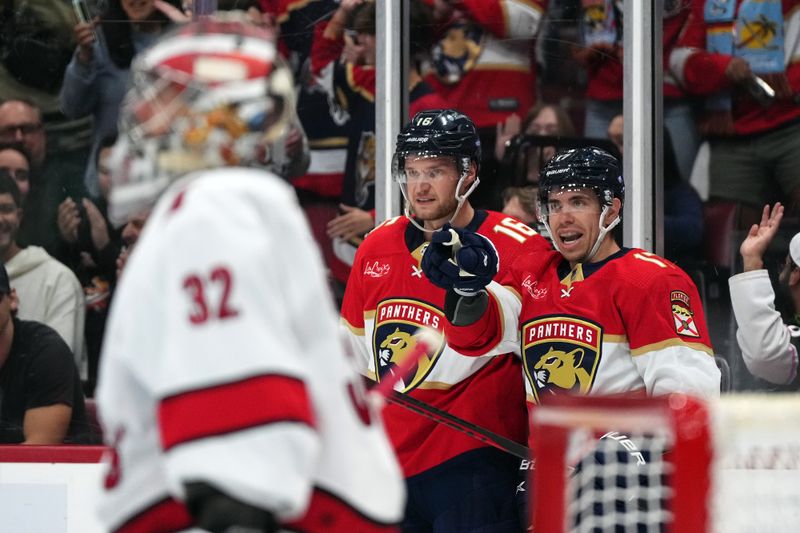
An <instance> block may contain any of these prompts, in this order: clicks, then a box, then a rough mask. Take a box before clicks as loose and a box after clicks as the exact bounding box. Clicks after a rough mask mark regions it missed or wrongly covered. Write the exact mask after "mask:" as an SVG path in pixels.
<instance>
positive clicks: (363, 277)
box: [342, 211, 550, 477]
mask: <svg viewBox="0 0 800 533" xmlns="http://www.w3.org/2000/svg"><path fill="white" fill-rule="evenodd" d="M468 229H471V230H472V231H477V232H478V233H481V234H482V235H485V236H486V237H488V238H489V239H491V240H492V242H493V243H494V245H495V247H496V248H497V250H498V253H499V255H500V271H501V275H502V274H503V273H504V272H505V271H506V270H508V268H509V267H510V266H511V265H512V264H513V262H514V261H515V258H516V255H517V253H518V251H519V250H520V249H521V246H520V244H521V243H523V242H526V241H527V242H532V247H533V248H534V249H537V250H542V252H543V253H544V251H545V250H548V249H550V246H549V244H548V243H547V241H545V240H544V239H543V238H542V237H541V236H540V235H538V234H537V233H536V232H535V231H534V230H532V229H530V228H529V227H528V226H526V225H524V224H523V223H521V222H519V221H517V220H516V219H513V218H511V217H508V216H505V215H503V214H500V213H495V212H486V211H477V212H476V215H475V217H474V218H473V220H472V222H471V223H470V225H469V226H468ZM426 246H427V242H425V241H424V236H423V233H422V232H421V231H420V230H418V229H417V228H415V227H414V226H413V225H412V224H410V223H409V221H408V219H407V218H406V217H397V218H393V219H389V220H387V221H386V222H384V223H383V224H382V225H380V226H378V227H377V228H376V229H375V230H373V231H372V232H371V233H370V234H369V235H368V236H367V238H366V239H365V240H364V243H363V244H362V245H361V246H360V247H359V249H358V253H357V255H356V258H355V262H354V264H353V270H352V272H351V274H350V279H349V281H348V284H347V291H346V293H345V296H344V302H343V304H342V324H343V326H344V327H343V329H344V330H345V335H346V336H347V338H349V340H350V341H351V342H350V343H351V346H352V350H353V352H355V353H356V354H357V356H358V359H359V361H360V366H361V369H362V371H363V373H364V374H365V375H367V376H369V377H370V378H372V379H373V380H378V381H379V380H380V379H381V375H382V374H383V373H384V372H386V371H387V370H388V369H389V368H390V367H391V366H392V365H393V364H395V363H396V362H397V361H400V360H402V357H403V356H404V355H405V354H408V353H410V351H411V350H413V346H414V343H415V333H416V331H417V328H418V327H419V326H427V327H430V328H433V329H436V330H442V328H443V327H444V324H445V322H446V319H445V316H444V312H443V309H444V297H445V291H444V290H442V289H440V288H438V287H436V286H435V285H433V284H432V283H431V282H430V281H428V279H427V278H426V277H425V275H424V274H423V272H422V269H421V268H420V260H421V257H422V253H423V252H424V250H425V247H426ZM395 389H396V390H400V391H402V392H403V393H405V394H408V395H411V396H413V397H414V398H416V399H418V400H422V401H424V402H426V403H428V404H430V405H433V406H435V407H438V408H439V409H442V410H445V411H447V412H449V413H451V414H453V415H456V416H459V417H462V418H464V419H466V420H468V421H470V422H473V423H475V424H478V425H480V426H483V427H485V428H487V429H489V430H491V431H494V432H495V433H499V434H501V435H503V436H505V437H508V438H510V439H513V440H515V441H517V442H525V439H526V435H527V429H526V428H527V424H526V418H525V407H524V405H525V404H524V388H523V382H522V379H521V368H520V364H519V360H518V359H517V358H516V357H514V356H513V355H509V354H501V355H500V356H499V357H493V356H485V357H468V356H465V355H464V354H462V353H459V352H458V351H457V350H454V349H453V348H452V347H451V346H449V345H448V344H447V343H446V342H445V341H443V342H442V344H441V345H439V346H436V347H435V348H434V349H433V350H431V351H430V352H429V353H428V354H427V355H426V356H425V357H423V358H422V360H421V361H420V363H419V364H418V365H417V367H416V368H415V369H414V371H413V374H411V375H409V376H407V377H406V379H405V380H404V381H402V382H401V383H399V384H397V385H396V386H395ZM384 422H385V425H386V428H387V431H388V432H389V437H390V439H391V440H392V444H393V445H394V447H395V450H396V451H397V454H398V456H399V459H400V463H401V466H402V467H403V470H404V473H405V475H406V477H408V476H412V475H414V474H418V473H420V472H422V471H425V470H427V469H429V468H431V467H434V466H436V465H438V464H440V463H442V462H443V461H446V460H448V459H450V458H452V457H454V456H456V455H459V454H461V453H464V452H466V451H469V450H472V449H475V448H479V447H483V446H484V445H483V444H481V443H480V442H478V441H476V440H474V439H473V438H471V437H468V436H467V435H464V434H461V433H458V432H456V431H455V430H453V429H450V428H448V427H445V426H442V425H438V424H437V423H435V422H432V421H430V420H428V419H426V418H423V417H422V416H420V415H418V414H416V413H411V412H409V411H406V410H405V409H403V408H402V407H398V406H395V405H388V406H387V407H386V408H385V410H384Z"/></svg>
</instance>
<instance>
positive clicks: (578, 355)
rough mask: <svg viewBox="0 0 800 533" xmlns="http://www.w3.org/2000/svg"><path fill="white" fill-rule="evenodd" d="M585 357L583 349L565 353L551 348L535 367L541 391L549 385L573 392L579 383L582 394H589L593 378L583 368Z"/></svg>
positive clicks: (535, 374)
mask: <svg viewBox="0 0 800 533" xmlns="http://www.w3.org/2000/svg"><path fill="white" fill-rule="evenodd" d="M583 356H584V351H583V348H575V349H574V350H572V351H571V352H565V351H564V350H556V349H554V348H553V347H552V346H551V347H550V349H549V350H548V351H547V353H546V354H544V355H543V356H542V358H541V359H539V361H538V362H537V363H536V365H535V366H534V367H533V368H534V376H535V378H536V384H537V386H538V387H539V389H543V388H544V387H545V386H547V385H554V386H555V387H558V388H559V389H562V390H572V389H573V388H574V387H575V384H576V383H577V384H578V386H579V392H580V393H581V394H586V393H588V392H589V388H590V387H591V385H592V378H591V376H590V375H589V373H588V372H587V371H586V370H584V369H583V368H582V367H581V364H582V363H583Z"/></svg>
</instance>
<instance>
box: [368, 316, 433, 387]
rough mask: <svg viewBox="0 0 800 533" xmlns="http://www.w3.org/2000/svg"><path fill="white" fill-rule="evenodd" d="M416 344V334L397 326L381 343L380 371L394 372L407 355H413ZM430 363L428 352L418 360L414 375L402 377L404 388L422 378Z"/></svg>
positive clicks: (382, 372) (379, 355) (379, 353)
mask: <svg viewBox="0 0 800 533" xmlns="http://www.w3.org/2000/svg"><path fill="white" fill-rule="evenodd" d="M416 346H417V339H416V337H415V336H414V335H412V334H410V333H408V332H406V331H401V330H400V328H399V327H398V328H396V329H395V330H394V331H393V332H392V333H391V334H389V335H388V336H387V337H386V339H385V340H384V341H383V342H382V343H381V344H380V350H379V352H378V361H379V363H380V368H379V369H378V370H379V373H380V374H381V375H383V374H385V373H387V372H390V373H392V374H394V373H395V371H396V369H397V367H398V366H400V365H401V364H402V363H403V361H405V359H406V357H409V356H410V355H411V353H412V352H413V351H414V348H416ZM430 365H431V359H430V356H429V355H427V354H426V355H424V356H422V358H421V359H420V360H419V362H417V365H416V370H415V371H414V375H413V377H408V376H403V377H402V378H401V381H400V383H401V384H402V386H403V388H405V387H406V386H407V384H410V383H415V382H416V381H417V380H418V379H422V378H423V377H424V374H425V372H426V371H427V369H428V368H429V367H430Z"/></svg>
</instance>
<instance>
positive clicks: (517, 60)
mask: <svg viewBox="0 0 800 533" xmlns="http://www.w3.org/2000/svg"><path fill="white" fill-rule="evenodd" d="M88 5H89V8H90V12H91V14H92V15H93V16H94V18H93V19H92V20H89V21H78V20H77V18H76V17H75V16H74V14H73V13H72V12H71V11H70V9H69V7H65V6H68V4H66V3H64V2H61V1H53V0H29V1H26V2H22V1H20V0H11V1H10V2H7V5H6V8H8V6H13V7H14V9H13V12H12V13H8V12H4V14H3V17H4V18H3V21H4V26H3V27H4V28H7V27H9V24H11V25H12V26H13V27H14V28H15V30H14V31H13V32H7V34H6V35H4V38H3V39H2V42H0V46H2V47H3V53H2V54H0V57H2V58H3V59H2V60H0V256H1V257H0V258H1V259H2V262H3V264H4V265H5V266H4V268H3V269H0V274H1V275H0V297H2V300H0V320H5V321H8V320H12V321H13V324H14V325H15V326H16V327H15V328H14V329H15V333H14V335H15V336H14V341H13V342H14V347H16V346H17V343H18V340H17V337H18V336H28V335H34V333H33V331H34V330H35V329H36V328H44V329H45V330H46V331H47V335H48V336H46V337H47V343H48V344H52V345H58V346H57V348H58V349H57V350H56V351H57V352H58V354H57V355H55V354H54V355H52V357H53V358H56V357H59V358H61V360H60V362H59V364H60V365H63V367H64V373H65V376H66V375H68V376H67V377H68V378H69V379H68V380H67V381H69V383H66V382H65V383H64V384H63V385H62V386H59V387H60V390H61V395H60V396H59V398H60V399H59V400H56V402H62V403H61V404H60V405H68V406H69V407H70V413H71V414H70V413H59V414H58V416H59V417H61V418H60V419H59V420H60V421H59V422H58V425H59V427H62V428H63V431H60V432H58V435H57V436H56V437H53V436H52V435H50V441H53V440H52V439H55V441H62V440H64V439H65V438H68V440H69V436H72V435H74V431H73V430H74V426H76V425H79V424H82V423H84V422H83V421H82V420H83V419H84V418H85V413H84V411H85V409H84V406H83V397H81V398H80V400H78V396H81V395H80V394H79V392H80V391H79V390H78V389H80V387H78V388H77V389H76V388H75V387H77V385H75V383H74V382H73V381H74V380H73V375H72V373H73V370H74V372H75V376H78V377H79V378H75V379H79V380H80V383H82V388H83V392H84V393H85V395H86V396H87V397H91V396H92V394H93V390H94V384H95V380H96V377H97V368H98V359H99V354H100V347H101V344H102V341H103V332H104V327H105V320H106V314H107V310H108V307H109V304H110V302H111V301H112V298H113V291H114V286H115V284H116V281H117V278H118V277H119V276H120V275H122V270H123V268H124V265H125V261H126V259H127V257H128V256H129V254H130V253H131V251H132V249H133V246H134V244H135V243H136V240H137V238H138V235H139V233H140V231H141V230H142V228H143V227H144V225H145V223H146V220H147V215H148V213H147V212H142V213H138V214H137V215H136V216H134V217H130V218H129V219H128V220H126V221H123V222H124V223H123V224H122V225H118V226H115V225H113V224H111V223H110V222H109V217H108V213H107V200H108V179H107V175H108V172H109V170H110V166H111V165H112V164H113V162H111V161H110V160H109V158H110V155H111V151H112V146H113V145H114V143H115V141H116V139H117V135H118V133H120V132H118V128H119V127H124V125H120V124H118V112H119V109H120V107H121V105H122V101H123V98H124V97H125V91H126V87H127V86H128V83H129V80H128V77H129V73H130V66H131V63H132V61H135V58H136V56H137V53H139V52H140V51H141V50H143V49H145V48H146V47H148V46H150V45H151V44H152V43H153V42H155V41H156V40H157V39H158V37H159V35H161V34H162V33H163V32H164V31H165V30H166V29H168V28H169V27H171V26H173V25H176V24H181V23H182V22H183V21H184V20H186V17H187V16H188V15H187V14H186V13H184V12H183V11H181V10H182V9H183V8H184V7H185V6H183V5H179V4H178V3H176V2H173V1H172V0H168V1H165V0H146V1H144V2H142V1H132V0H109V1H107V2H102V3H101V2H92V1H89V2H88ZM798 6H800V0H783V1H782V2H781V1H774V0H760V1H754V0H736V1H733V2H717V1H715V0H667V1H665V2H664V13H663V20H664V22H663V24H664V31H663V46H662V48H663V66H664V88H663V93H664V123H665V134H664V161H663V165H664V166H663V169H664V236H665V243H666V244H665V249H664V255H665V257H667V258H668V259H670V260H672V261H674V262H676V263H677V264H679V265H680V266H682V267H683V268H684V269H686V270H687V272H689V273H690V274H692V273H694V272H700V273H702V272H705V273H706V274H707V273H708V269H705V270H704V268H705V267H707V266H710V267H712V270H713V272H714V273H715V275H716V276H717V280H722V282H720V283H717V285H713V280H711V281H709V279H708V276H707V275H706V276H701V275H699V274H698V277H696V278H695V277H694V276H693V279H695V281H696V282H698V283H703V284H707V285H709V286H710V287H712V288H713V290H712V291H711V293H712V294H717V296H718V297H720V296H719V294H718V293H719V292H720V291H721V292H722V296H721V297H720V299H721V300H725V298H726V296H727V295H726V290H727V281H726V280H727V276H728V275H730V274H736V272H737V271H738V270H739V267H738V266H737V265H738V264H739V258H738V257H737V256H736V255H735V254H729V255H730V256H731V257H730V261H729V262H727V263H725V264H719V263H716V264H711V265H708V264H705V263H708V261H704V260H703V257H704V256H705V249H704V247H706V246H707V244H708V243H709V242H711V241H723V240H726V241H727V242H731V240H732V239H736V238H737V236H738V238H739V239H740V240H741V239H743V238H744V232H747V231H750V233H751V237H748V238H749V239H750V240H751V242H752V240H753V239H755V237H753V236H752V235H754V233H753V232H754V231H756V230H753V229H752V227H753V224H756V226H758V224H759V223H761V224H762V225H763V224H766V221H767V220H768V219H769V218H766V219H765V218H763V216H762V215H763V212H762V209H763V207H764V205H767V204H775V203H776V202H780V203H781V208H780V215H781V217H782V218H783V219H784V222H783V225H784V227H785V228H788V229H785V230H784V231H785V232H789V234H791V232H792V231H793V230H794V229H796V228H795V227H794V226H793V225H796V224H797V220H798V218H799V217H800V172H798V171H797V169H798V168H800V104H798V102H800V98H798V91H800V66H798V65H800V62H798V61H797V60H798V55H800V44H798V43H796V42H793V41H791V40H790V38H789V37H790V36H791V35H794V34H795V33H796V32H797V31H798V28H800V9H798ZM220 8H221V9H249V10H257V11H260V12H261V13H262V14H263V15H262V16H260V17H259V21H260V23H261V24H266V25H269V26H271V27H273V28H274V29H275V31H276V32H279V49H280V51H281V53H282V55H283V57H284V59H285V61H286V62H287V64H288V65H289V67H290V69H291V71H292V73H293V75H294V83H295V85H296V93H297V108H296V113H295V120H294V124H293V126H292V127H291V128H290V131H289V132H288V133H287V135H286V136H285V137H284V138H282V139H278V140H277V141H275V143H274V145H273V146H272V149H271V150H270V153H269V154H265V166H266V167H268V168H269V169H271V170H272V171H274V172H275V173H277V174H280V175H282V176H283V177H285V178H286V179H287V180H290V182H291V183H292V184H293V186H294V187H295V190H296V192H297V195H298V198H299V199H300V203H301V206H302V207H303V209H304V210H305V212H306V215H307V217H308V220H309V223H310V226H311V229H312V232H313V234H314V237H315V239H316V241H317V243H318V245H319V249H320V251H321V253H322V255H323V257H324V259H325V262H326V265H327V267H328V275H329V281H330V284H331V290H332V292H333V294H334V296H335V297H336V298H337V299H338V300H339V302H341V298H342V297H343V295H344V290H345V284H346V282H347V279H348V276H349V272H350V265H351V264H352V262H353V258H354V257H355V250H356V249H357V248H358V246H359V244H360V243H361V242H362V241H363V239H364V236H365V235H366V234H367V233H368V232H369V231H370V230H372V229H373V228H374V227H375V225H376V222H380V221H376V220H375V183H376V181H377V180H384V179H385V177H384V176H381V175H379V174H378V173H377V172H376V166H375V155H376V127H377V128H379V127H380V126H379V125H377V126H376V115H375V100H376V97H379V95H376V86H375V80H376V69H375V57H376V56H375V54H376V41H377V39H379V38H380V36H379V35H377V34H376V4H375V3H374V2H373V1H371V0H305V1H302V2H301V1H292V0H250V1H247V0H231V1H227V2H226V1H222V0H220ZM622 13H623V11H622V1H621V0H597V1H593V2H585V1H584V2H581V1H578V0H570V1H566V2H561V1H559V2H556V1H548V0H525V1H523V0H461V1H458V2H456V1H450V0H412V2H411V29H410V51H411V57H410V61H409V72H408V73H407V76H406V78H407V79H408V81H409V87H408V92H409V108H410V116H413V115H414V114H415V113H416V112H418V111H421V110H425V109H438V108H445V107H448V108H455V109H458V110H459V111H461V112H463V113H465V114H467V115H468V116H469V117H470V118H471V119H472V120H473V121H474V123H475V124H476V126H477V127H478V132H479V135H480V139H481V143H482V146H483V151H482V160H481V161H480V176H481V183H480V186H479V187H478V188H477V190H476V191H475V193H474V194H473V195H472V196H471V198H470V201H471V202H472V204H473V205H474V206H475V207H476V208H488V209H497V210H501V209H502V210H503V211H504V212H505V213H508V214H511V215H512V216H515V217H517V218H519V219H520V220H522V221H524V222H526V223H528V224H529V225H531V226H533V227H536V228H538V227H539V222H538V220H537V213H536V201H535V199H536V187H537V184H538V179H539V170H540V168H542V166H543V165H544V164H545V163H546V162H547V161H548V160H549V159H550V158H551V157H552V155H553V154H554V153H555V152H556V150H557V149H558V148H560V147H563V146H569V147H574V146H581V145H583V146H588V145H591V144H598V143H602V145H603V146H604V147H606V148H608V149H609V150H610V151H613V150H615V149H616V155H619V156H621V155H622V154H623V147H622V136H623V133H622V124H623V123H624V121H623V119H622V115H621V114H622V109H623V97H624V95H623V77H624V75H625V74H626V71H625V66H624V65H623V57H624V53H623V48H622V46H623V31H624V23H625V21H624V20H623V17H622ZM554 35H555V36H556V37H553V36H554ZM15 39H19V40H27V41H26V42H29V43H34V44H37V45H38V46H39V48H36V46H28V47H27V48H26V50H27V52H26V53H28V54H36V53H37V50H38V54H39V55H38V56H37V55H33V56H21V57H16V52H15V53H8V52H7V51H6V49H7V48H9V47H12V48H13V47H14V40H15ZM554 43H558V44H554ZM16 48H20V47H16ZM576 80H577V81H576ZM701 145H703V146H704V148H702V149H701ZM698 153H700V154H701V155H700V156H699V157H696V154H698ZM719 205H723V206H725V207H726V209H725V210H724V212H725V213H727V215H728V218H727V219H726V220H727V222H726V224H725V225H724V226H725V231H724V232H720V231H718V225H717V224H715V225H714V226H713V227H714V228H715V230H717V233H715V234H710V233H709V230H708V228H706V229H705V230H704V223H706V222H707V218H708V216H709V215H708V214H709V213H710V212H712V210H710V209H709V207H710V206H719ZM713 212H714V213H718V212H719V210H713ZM773 222H774V221H773ZM778 222H780V220H778ZM539 229H543V228H539ZM775 231H777V224H775ZM773 235H774V233H770V234H769V238H764V239H762V240H761V241H759V246H760V247H759V248H758V250H757V251H758V253H759V254H760V255H761V256H764V257H765V258H764V261H765V262H767V263H768V267H772V266H774V265H772V264H771V263H769V261H775V260H776V259H777V261H782V260H783V258H784V257H785V253H786V249H787V246H786V245H785V242H783V241H788V238H787V239H783V241H782V240H781V239H776V243H777V244H773V246H772V248H769V247H768V245H769V244H770V242H772V237H773ZM793 243H794V241H793ZM793 246H794V244H793ZM734 249H738V242H737V243H736V244H735V245H734ZM796 249H800V246H794V248H792V250H793V251H792V253H791V254H790V255H789V257H790V258H791V260H792V261H793V263H792V264H793V265H795V267H794V268H796V264H797V262H798V261H800V259H798V257H800V256H797V255H795V252H797V250H796ZM744 253H745V251H744V250H743V251H742V255H744ZM770 254H771V255H770ZM787 261H788V260H787ZM776 264H777V263H776ZM787 264H788V263H787ZM714 267H716V268H714ZM720 267H722V268H720ZM746 270H747V269H746ZM793 279H794V278H793ZM4 281H5V282H6V283H7V284H8V287H5V286H4V285H3V282H4ZM795 281H796V280H795ZM703 289H705V287H703V288H701V294H702V295H705V296H706V297H710V296H709V295H708V294H709V293H706V292H705V291H704V290H703ZM714 291H717V292H716V293H715V292H714ZM12 293H13V294H14V298H16V300H14V305H13V306H11V307H10V308H9V309H6V307H7V306H9V305H11V300H12ZM790 307H791V306H790ZM725 308H726V309H729V308H730V307H729V304H728V307H725ZM734 310H736V311H737V314H736V318H737V319H739V317H740V311H739V310H737V309H736V308H735V306H734ZM787 313H789V312H788V311H787ZM722 314H723V315H724V313H722ZM707 315H708V316H709V322H711V321H713V320H714V319H715V317H714V316H712V315H711V314H710V313H707ZM789 315H791V316H792V317H793V318H795V319H796V315H794V313H793V312H791V313H789ZM789 315H787V314H785V317H786V316H789ZM12 316H13V318H10V317H12ZM722 318H723V319H727V317H725V316H723V317H722ZM787 320H788V319H787ZM740 325H741V324H740ZM712 329H713V328H712ZM720 329H721V330H723V331H724V330H725V329H726V328H724V327H723V328H720ZM51 331H54V332H55V333H57V334H58V336H59V337H60V340H58V339H55V338H53V336H52V335H51V334H50V333H51ZM0 341H2V339H0ZM20 342H21V341H20ZM26 342H28V341H26ZM36 342H38V341H36ZM42 342H44V341H42ZM0 343H1V342H0ZM30 343H34V341H33V340H31V341H30ZM15 349H16V348H13V349H12V350H11V351H12V353H13V352H14V350H15ZM20 349H22V348H20ZM26 349H30V350H34V349H36V348H33V347H29V348H26ZM65 350H66V351H69V352H70V353H71V354H72V357H71V358H70V361H69V363H70V364H68V362H66V361H64V360H63V357H62V354H63V352H65ZM723 350H729V351H731V352H733V350H734V347H733V346H726V347H725V348H724V349H723ZM787 350H788V348H787ZM749 352H752V346H751V347H750V349H749ZM726 355H729V354H726ZM48 357H51V356H48ZM730 357H732V355H731V356H730ZM748 357H750V356H748ZM794 359H795V361H796V359H797V356H796V352H795V355H794ZM9 361H11V359H9ZM72 362H74V369H73V367H72V364H71V363H72ZM731 363H732V364H733V363H734V361H731ZM7 364H8V363H7ZM26 364H27V363H26ZM734 366H735V365H734ZM787 372H788V373H787ZM787 372H784V374H786V375H787V377H786V378H785V379H784V376H783V374H781V376H780V379H779V380H778V381H780V382H781V383H782V384H783V383H784V382H786V381H787V380H788V379H789V377H788V375H789V374H791V379H794V378H795V377H796V370H794V371H792V372H794V373H791V372H789V371H787ZM762 377H763V376H762ZM766 377H767V379H769V381H771V382H775V381H776V380H775V379H771V378H772V377H773V374H772V373H767V375H766ZM8 379H10V378H9V377H8V376H7V373H6V370H5V369H4V367H3V359H2V357H0V386H2V387H6V383H7V380H8ZM65 379H66V378H65ZM8 390H13V389H7V390H5V393H4V395H3V396H4V398H5V402H4V403H3V412H2V415H0V422H2V423H3V424H7V423H8V422H9V419H7V418H6V406H7V405H8V403H9V392H8ZM37 398H39V397H38V396H37ZM40 399H41V398H39V399H37V400H35V401H34V400H31V402H30V403H26V404H25V405H24V407H19V409H22V412H23V414H24V410H25V409H28V410H30V411H36V410H37V409H38V408H39V407H42V406H47V405H50V404H46V403H44V404H42V403H36V402H39V400H40ZM41 401H45V400H41ZM48 401H49V400H48ZM26 402H27V400H26ZM15 416H16V418H13V421H14V422H15V423H17V424H20V425H21V426H20V427H18V428H16V430H13V431H5V430H6V429H7V428H5V427H2V428H0V441H3V442H23V441H24V442H39V437H33V436H32V435H33V434H34V433H36V430H35V429H31V431H32V432H34V433H30V434H29V433H28V430H29V421H28V418H27V416H24V417H23V418H24V424H23V423H22V420H23V418H21V416H22V415H20V414H19V413H17V415H15ZM70 417H71V418H70ZM78 419H80V420H78ZM70 420H72V422H70V423H68V422H69V421H70ZM76 420H77V421H76ZM31 424H32V426H31V427H34V428H35V427H36V421H35V420H34V421H33V422H31ZM23 429H24V431H23ZM67 429H69V430H68V431H67ZM6 435H13V436H11V437H8V439H9V440H5V439H6ZM45 440H47V439H45ZM87 440H91V438H90V437H87Z"/></svg>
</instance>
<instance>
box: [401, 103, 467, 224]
mask: <svg viewBox="0 0 800 533" xmlns="http://www.w3.org/2000/svg"><path fill="white" fill-rule="evenodd" d="M409 156H411V157H414V158H426V157H452V158H453V160H454V162H455V164H456V168H457V170H458V184H457V185H456V189H455V199H456V201H457V205H456V209H455V211H454V212H453V214H452V216H451V217H450V221H451V222H452V221H453V219H454V218H455V217H456V215H457V214H458V211H459V210H460V209H461V206H462V205H463V204H464V202H465V201H466V200H467V198H468V197H469V195H470V194H472V192H473V191H474V190H475V187H477V186H478V183H479V182H480V180H479V179H478V170H479V168H480V160H481V141H480V139H479V138H478V130H477V128H476V127H475V124H474V123H473V122H472V120H471V119H470V118H469V117H468V116H466V115H464V114H462V113H459V112H458V111H455V110H453V109H435V110H430V111H420V112H419V113H417V114H416V115H414V118H412V119H411V121H410V122H409V123H408V124H406V126H405V127H404V128H403V130H402V131H401V132H400V133H399V134H398V135H397V144H396V148H395V153H394V157H393V159H392V177H393V178H394V180H395V181H396V182H397V183H398V184H399V185H400V192H401V193H402V194H403V198H404V199H405V215H406V216H407V217H408V218H409V220H410V221H411V223H412V224H414V225H415V226H416V227H417V228H419V229H420V230H422V231H431V230H428V229H425V228H423V227H422V226H421V225H420V224H419V223H418V222H417V221H416V220H414V217H413V216H412V215H413V214H412V213H411V202H410V201H409V198H408V187H407V185H408V183H407V178H406V170H405V162H406V158H408V157H409ZM473 163H474V164H475V180H474V181H473V182H472V183H471V184H469V186H466V179H467V178H468V177H469V176H470V171H471V168H472V164H473ZM464 189H465V190H464Z"/></svg>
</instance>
